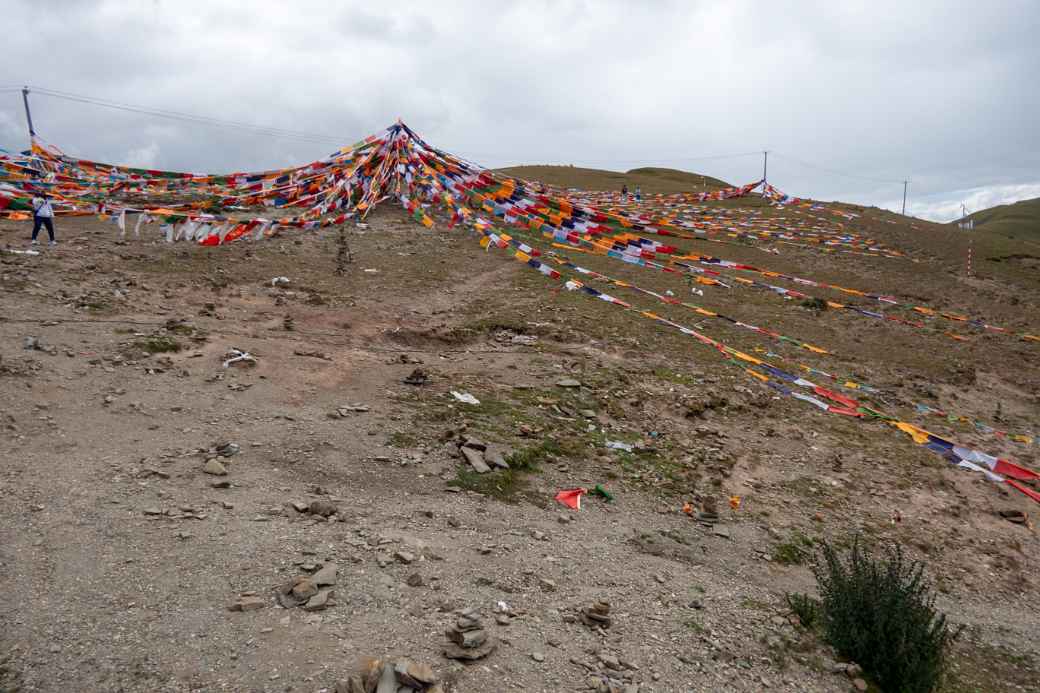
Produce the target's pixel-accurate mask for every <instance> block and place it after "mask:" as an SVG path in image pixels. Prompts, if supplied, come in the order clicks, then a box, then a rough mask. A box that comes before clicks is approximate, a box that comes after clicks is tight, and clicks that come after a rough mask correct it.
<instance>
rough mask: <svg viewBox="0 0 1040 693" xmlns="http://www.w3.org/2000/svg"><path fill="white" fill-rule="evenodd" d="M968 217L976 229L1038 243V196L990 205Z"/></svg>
mask: <svg viewBox="0 0 1040 693" xmlns="http://www.w3.org/2000/svg"><path fill="white" fill-rule="evenodd" d="M969 217H970V218H972V219H974V220H975V230H976V231H984V232H986V233H989V234H994V235H997V236H1004V237H1005V238H1010V239H1012V240H1016V241H1029V242H1031V243H1040V197H1037V198H1033V199H1032V200H1022V201H1020V202H1015V203H1014V204H1010V205H999V206H997V207H990V208H989V209H984V210H982V211H980V212H975V213H974V214H971V215H969ZM952 223H956V222H952Z"/></svg>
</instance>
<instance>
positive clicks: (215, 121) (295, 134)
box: [15, 87, 347, 145]
mask: <svg viewBox="0 0 1040 693" xmlns="http://www.w3.org/2000/svg"><path fill="white" fill-rule="evenodd" d="M15 89H20V87H16V88H15ZM30 93H33V94H41V95H43V96H50V97H52V98H57V99H64V100H66V101H75V102H78V103H85V104H90V105H93V106H100V107H103V108H112V109H116V110H121V111H128V112H131V113H141V114H144V115H152V116H157V117H160V118H169V119H172V120H181V121H187V122H192V123H198V124H201V125H210V126H213V127H223V128H228V129H233V130H244V131H250V132H255V133H258V134H262V135H268V136H271V137H284V138H287V139H296V140H300V141H307V142H317V143H322V144H334V145H342V144H343V142H344V141H345V139H347V138H343V137H334V136H332V135H323V134H318V133H311V132H302V131H298V130H289V129H286V128H278V127H271V126H265V125H253V124H251V123H244V122H241V121H236V120H224V119H221V118H213V117H210V116H200V115H195V114H192V113H182V112H180V111H172V110H168V109H160V108H148V107H145V106H136V105H133V104H126V103H121V102H118V101H110V100H108V99H101V98H96V97H91V96H83V95H81V94H72V93H69V92H63V91H58V90H55V89H47V88H44V87H30Z"/></svg>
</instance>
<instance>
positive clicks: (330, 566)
mask: <svg viewBox="0 0 1040 693" xmlns="http://www.w3.org/2000/svg"><path fill="white" fill-rule="evenodd" d="M337 572H338V569H337V568H336V564H335V563H326V564H325V565H323V566H322V567H321V569H320V570H319V571H318V572H316V573H315V574H314V575H311V582H313V583H314V584H315V585H317V586H318V587H324V586H326V585H335V584H336V577H337Z"/></svg>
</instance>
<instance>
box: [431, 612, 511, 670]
mask: <svg viewBox="0 0 1040 693" xmlns="http://www.w3.org/2000/svg"><path fill="white" fill-rule="evenodd" d="M456 615H457V616H458V618H456V619H455V623H454V624H453V625H452V626H451V627H449V628H447V629H446V630H445V631H444V635H445V636H446V637H447V638H448V643H447V644H446V645H445V646H444V656H445V657H448V658H449V659H464V660H469V661H472V660H476V659H482V658H484V657H487V656H488V655H489V654H491V653H492V652H493V651H494V649H495V647H496V646H497V645H498V643H497V642H496V641H495V639H494V637H492V636H490V635H488V632H487V631H486V630H484V624H483V622H482V621H481V619H480V614H479V613H477V611H476V610H474V609H463V610H462V611H458V612H456Z"/></svg>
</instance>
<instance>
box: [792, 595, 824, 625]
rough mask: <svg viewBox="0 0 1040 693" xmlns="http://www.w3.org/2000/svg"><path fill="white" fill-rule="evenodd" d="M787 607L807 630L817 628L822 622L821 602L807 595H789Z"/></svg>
mask: <svg viewBox="0 0 1040 693" xmlns="http://www.w3.org/2000/svg"><path fill="white" fill-rule="evenodd" d="M787 606H789V607H790V608H791V611H792V612H793V613H794V615H795V616H797V617H798V621H799V622H800V623H801V624H802V627H803V628H805V629H806V630H812V629H813V628H815V627H816V626H817V625H818V623H819V620H820V600H819V599H813V598H812V597H810V596H809V595H807V594H796V593H789V594H788V595H787Z"/></svg>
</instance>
